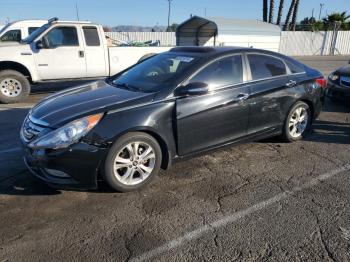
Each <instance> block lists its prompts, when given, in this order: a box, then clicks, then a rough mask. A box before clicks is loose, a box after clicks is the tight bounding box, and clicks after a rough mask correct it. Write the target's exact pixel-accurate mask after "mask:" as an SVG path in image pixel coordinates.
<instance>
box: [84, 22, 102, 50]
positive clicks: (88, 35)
mask: <svg viewBox="0 0 350 262" xmlns="http://www.w3.org/2000/svg"><path fill="white" fill-rule="evenodd" d="M83 31H84V37H85V43H86V45H87V46H99V45H100V38H99V37H98V32H97V28H96V27H93V26H89V27H87V26H84V27H83Z"/></svg>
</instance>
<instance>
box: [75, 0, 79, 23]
mask: <svg viewBox="0 0 350 262" xmlns="http://www.w3.org/2000/svg"><path fill="white" fill-rule="evenodd" d="M75 11H76V12H77V19H78V21H79V9H78V4H77V3H75Z"/></svg>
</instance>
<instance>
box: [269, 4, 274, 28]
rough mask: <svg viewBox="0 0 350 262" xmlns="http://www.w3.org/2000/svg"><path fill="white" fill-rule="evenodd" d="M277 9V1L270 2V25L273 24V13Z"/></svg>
mask: <svg viewBox="0 0 350 262" xmlns="http://www.w3.org/2000/svg"><path fill="white" fill-rule="evenodd" d="M274 9H275V0H270V13H269V23H271V24H272V23H273V11H274Z"/></svg>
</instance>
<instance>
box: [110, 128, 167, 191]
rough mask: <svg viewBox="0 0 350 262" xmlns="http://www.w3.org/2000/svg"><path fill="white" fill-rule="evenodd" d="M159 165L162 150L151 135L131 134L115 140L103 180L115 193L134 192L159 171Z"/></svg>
mask: <svg viewBox="0 0 350 262" xmlns="http://www.w3.org/2000/svg"><path fill="white" fill-rule="evenodd" d="M161 162H162V152H161V149H160V147H159V144H158V143H157V141H156V140H155V139H154V138H153V137H152V136H150V135H148V134H145V133H139V132H137V133H130V134H127V135H124V136H122V137H121V138H120V139H118V141H117V142H116V143H115V144H114V145H113V146H112V148H111V149H110V151H109V153H108V156H107V159H106V162H105V170H104V171H105V172H104V177H105V180H106V181H107V183H108V184H109V185H110V186H111V187H112V188H114V189H115V190H117V191H120V192H127V191H133V190H137V189H139V188H140V187H142V186H144V185H145V184H147V183H148V182H149V181H150V180H151V179H152V178H153V177H154V176H155V175H156V174H157V173H158V172H159V169H160V165H161Z"/></svg>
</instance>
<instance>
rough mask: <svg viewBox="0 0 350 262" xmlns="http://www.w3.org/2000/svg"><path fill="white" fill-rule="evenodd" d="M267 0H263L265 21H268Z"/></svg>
mask: <svg viewBox="0 0 350 262" xmlns="http://www.w3.org/2000/svg"><path fill="white" fill-rule="evenodd" d="M267 1H268V0H263V20H264V22H267Z"/></svg>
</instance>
